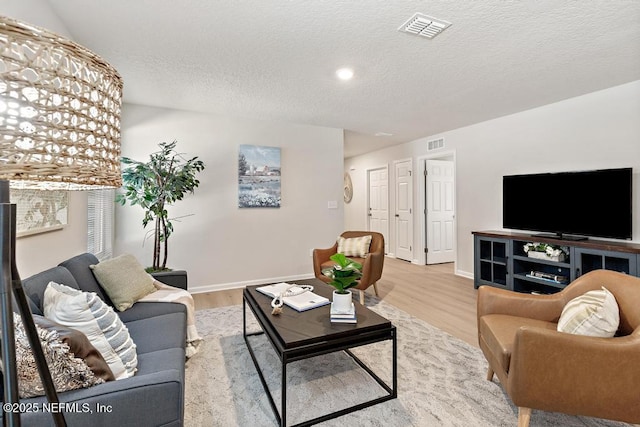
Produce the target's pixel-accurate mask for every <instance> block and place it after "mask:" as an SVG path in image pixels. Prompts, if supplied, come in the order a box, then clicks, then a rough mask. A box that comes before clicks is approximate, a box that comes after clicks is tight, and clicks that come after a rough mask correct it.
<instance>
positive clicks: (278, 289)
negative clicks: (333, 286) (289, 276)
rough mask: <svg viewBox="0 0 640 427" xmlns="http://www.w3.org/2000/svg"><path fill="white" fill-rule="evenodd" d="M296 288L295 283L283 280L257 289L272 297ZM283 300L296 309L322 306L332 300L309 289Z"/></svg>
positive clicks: (304, 309) (302, 309)
mask: <svg viewBox="0 0 640 427" xmlns="http://www.w3.org/2000/svg"><path fill="white" fill-rule="evenodd" d="M295 288H296V285H295V284H293V283H285V282H283V283H275V284H273V285H266V286H260V287H257V288H256V291H258V292H260V293H262V294H264V295H267V296H269V297H271V298H275V297H277V296H279V295H280V294H282V293H283V292H286V291H287V290H290V291H293V292H295V290H296V289H295ZM282 301H283V302H284V303H285V305H288V306H289V307H291V308H293V309H294V310H296V311H307V310H311V309H312V308H316V307H321V306H323V305H327V304H329V303H330V302H331V301H329V299H328V298H325V297H323V296H320V295H318V294H314V293H313V292H311V291H307V292H304V293H301V294H298V295H293V296H290V297H284V298H283V299H282Z"/></svg>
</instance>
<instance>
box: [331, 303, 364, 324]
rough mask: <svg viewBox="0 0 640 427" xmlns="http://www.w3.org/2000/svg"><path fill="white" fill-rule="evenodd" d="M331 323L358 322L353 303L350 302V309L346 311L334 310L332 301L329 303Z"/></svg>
mask: <svg viewBox="0 0 640 427" xmlns="http://www.w3.org/2000/svg"><path fill="white" fill-rule="evenodd" d="M331 323H358V319H356V308H355V306H354V305H353V303H351V309H350V310H347V311H338V310H335V309H334V308H333V303H331Z"/></svg>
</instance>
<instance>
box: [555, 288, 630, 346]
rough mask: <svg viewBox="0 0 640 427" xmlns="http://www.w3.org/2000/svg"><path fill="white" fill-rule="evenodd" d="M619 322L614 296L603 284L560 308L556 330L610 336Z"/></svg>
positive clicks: (618, 312)
mask: <svg viewBox="0 0 640 427" xmlns="http://www.w3.org/2000/svg"><path fill="white" fill-rule="evenodd" d="M619 324H620V311H619V309H618V303H617V302H616V298H615V297H614V296H613V294H612V293H611V292H609V291H608V290H607V289H606V288H605V287H604V286H603V287H602V289H596V290H593V291H589V292H586V293H585V294H583V295H580V296H579V297H576V298H574V299H572V300H571V301H569V302H568V303H567V304H566V305H565V306H564V308H563V309H562V314H561V315H560V320H558V331H560V332H566V333H568V334H576V335H587V336H592V337H603V338H610V337H613V336H614V335H615V334H616V331H617V330H618V325H619Z"/></svg>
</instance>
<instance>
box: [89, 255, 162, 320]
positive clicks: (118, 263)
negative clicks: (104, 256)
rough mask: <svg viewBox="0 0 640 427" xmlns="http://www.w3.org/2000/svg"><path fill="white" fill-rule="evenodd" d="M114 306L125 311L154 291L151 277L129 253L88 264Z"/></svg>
mask: <svg viewBox="0 0 640 427" xmlns="http://www.w3.org/2000/svg"><path fill="white" fill-rule="evenodd" d="M89 267H90V268H91V269H92V270H93V274H94V275H95V276H96V279H97V280H98V283H100V286H102V289H104V291H105V292H106V293H107V295H109V298H110V299H111V301H112V302H113V305H114V307H115V308H117V309H118V310H119V311H125V310H126V309H128V308H129V307H131V306H132V305H133V304H134V303H135V302H136V301H138V300H139V299H140V298H142V297H145V296H147V295H149V294H150V293H152V292H155V291H156V287H155V286H154V285H153V280H154V279H153V277H151V275H150V274H149V273H147V272H146V271H144V267H143V266H142V265H141V264H140V263H139V262H138V260H137V259H136V258H135V257H134V256H133V255H131V254H124V255H120V256H117V257H115V258H111V259H109V260H106V261H102V262H101V263H99V264H92V265H90V266H89Z"/></svg>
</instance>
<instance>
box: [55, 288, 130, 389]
mask: <svg viewBox="0 0 640 427" xmlns="http://www.w3.org/2000/svg"><path fill="white" fill-rule="evenodd" d="M44 315H45V317H47V318H49V319H51V320H53V321H54V322H57V323H60V324H62V325H65V326H68V327H70V328H74V329H77V330H79V331H80V332H82V333H84V334H85V335H86V336H87V338H88V339H89V341H91V344H93V345H94V346H95V347H96V348H97V349H98V351H100V353H101V354H102V356H103V357H104V359H105V360H106V362H107V364H108V365H109V368H111V371H112V372H113V375H114V376H115V377H116V379H122V378H127V377H131V376H133V375H134V373H135V371H136V366H137V364H138V359H137V354H136V346H135V344H134V343H133V341H132V340H131V336H130V335H129V332H128V330H127V328H126V326H125V325H124V324H123V323H122V321H121V320H120V318H119V317H118V315H117V314H116V313H115V312H114V311H113V309H112V308H111V307H109V306H108V305H107V304H105V303H104V302H103V301H102V300H101V299H100V298H99V297H98V296H97V295H96V294H95V293H93V292H82V291H79V290H77V289H72V288H69V287H67V286H64V285H61V284H58V283H54V282H51V283H50V284H49V286H47V289H46V290H45V293H44Z"/></svg>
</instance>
